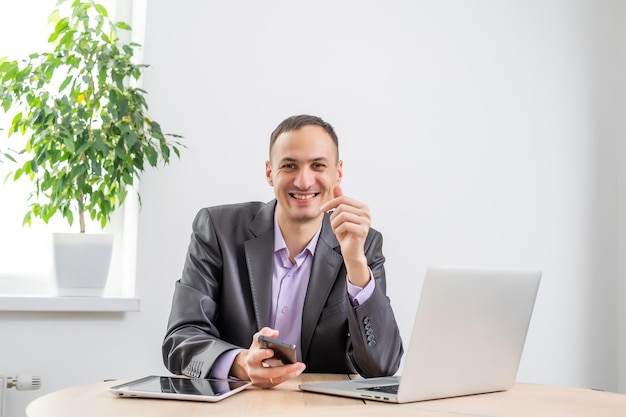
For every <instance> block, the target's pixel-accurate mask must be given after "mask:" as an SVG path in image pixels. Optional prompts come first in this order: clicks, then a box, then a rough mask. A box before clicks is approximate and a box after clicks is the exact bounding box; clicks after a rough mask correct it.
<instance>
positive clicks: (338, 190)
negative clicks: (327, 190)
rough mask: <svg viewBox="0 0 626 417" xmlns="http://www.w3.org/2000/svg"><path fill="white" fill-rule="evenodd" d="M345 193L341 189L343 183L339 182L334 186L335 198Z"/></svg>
mask: <svg viewBox="0 0 626 417" xmlns="http://www.w3.org/2000/svg"><path fill="white" fill-rule="evenodd" d="M342 195H343V190H342V189H341V185H339V184H337V185H335V186H334V187H333V198H337V197H341V196H342Z"/></svg>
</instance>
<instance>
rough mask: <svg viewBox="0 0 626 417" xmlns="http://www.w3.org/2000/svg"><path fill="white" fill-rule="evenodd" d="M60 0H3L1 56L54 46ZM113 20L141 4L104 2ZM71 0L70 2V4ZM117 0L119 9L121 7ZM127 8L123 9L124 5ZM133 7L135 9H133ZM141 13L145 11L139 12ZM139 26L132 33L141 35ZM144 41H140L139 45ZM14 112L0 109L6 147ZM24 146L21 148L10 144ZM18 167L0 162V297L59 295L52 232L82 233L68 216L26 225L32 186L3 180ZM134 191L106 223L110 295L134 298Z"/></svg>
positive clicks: (90, 226) (128, 14) (91, 227)
mask: <svg viewBox="0 0 626 417" xmlns="http://www.w3.org/2000/svg"><path fill="white" fill-rule="evenodd" d="M56 3H57V0H31V1H27V2H23V1H18V0H14V1H3V2H2V3H0V57H4V56H7V57H8V58H9V59H23V58H25V57H26V56H27V55H28V54H29V53H31V52H35V51H43V50H47V49H49V45H48V43H47V39H48V36H49V34H50V32H51V30H52V29H51V27H50V26H49V25H48V24H47V21H48V15H49V14H50V12H51V11H52V10H54V9H55V8H56V7H57V6H56ZM100 3H102V4H103V5H104V6H105V7H106V8H107V9H108V11H109V16H111V17H112V18H113V20H116V21H117V20H123V21H125V22H129V23H131V25H132V23H133V22H131V21H130V20H131V19H130V17H131V16H132V12H133V11H136V10H137V9H138V7H143V10H142V13H143V15H145V4H143V3H142V4H140V6H137V5H136V4H134V5H133V3H135V2H123V3H122V2H115V1H114V0H101V1H100ZM67 4H71V2H67ZM116 4H117V5H118V7H117V8H116V7H115V6H116ZM120 6H123V7H124V8H120ZM133 7H135V9H134V10H133ZM139 15H142V14H141V13H139ZM137 29H141V28H135V31H134V32H133V36H136V35H137V33H141V30H137ZM142 40H143V39H138V40H137V41H138V42H139V43H141V42H142ZM9 122H10V116H8V115H5V114H4V112H3V111H0V128H1V129H4V130H0V136H2V145H1V146H2V149H6V147H7V146H8V145H9V143H10V142H12V141H13V140H14V138H15V136H13V137H11V140H10V141H6V134H7V131H6V130H7V128H8V125H9ZM11 147H15V148H19V146H11ZM15 167H16V166H15V165H13V164H11V163H9V162H7V163H0V295H54V283H53V272H52V271H53V261H52V239H51V233H52V232H77V231H78V225H77V222H75V223H74V226H73V227H70V226H69V225H68V224H67V222H66V221H65V219H62V218H59V219H53V220H52V221H51V222H50V224H48V225H46V224H45V223H43V222H42V221H40V220H38V219H35V220H34V221H33V225H32V226H31V227H28V226H22V218H23V216H24V214H25V213H26V208H27V197H28V195H29V193H30V190H31V184H30V182H28V180H26V179H20V180H19V181H18V182H13V181H12V180H8V181H7V182H6V183H5V182H4V178H5V176H6V174H7V172H8V171H11V170H13V169H15ZM131 194H135V193H132V192H131V193H129V196H128V198H127V202H126V203H125V206H124V207H122V208H121V209H119V210H118V211H117V212H116V214H115V215H114V218H112V219H111V222H110V224H109V225H108V226H107V230H105V232H107V233H113V234H114V235H115V243H114V248H113V259H112V262H111V269H110V271H109V281H108V284H107V289H106V291H105V295H109V296H126V297H128V296H133V295H134V274H135V254H136V250H135V248H136V241H137V238H136V231H137V211H138V207H137V206H138V203H137V201H136V199H135V198H133V195H131ZM90 230H91V231H100V227H99V226H98V225H97V224H87V231H88V232H89V231H90Z"/></svg>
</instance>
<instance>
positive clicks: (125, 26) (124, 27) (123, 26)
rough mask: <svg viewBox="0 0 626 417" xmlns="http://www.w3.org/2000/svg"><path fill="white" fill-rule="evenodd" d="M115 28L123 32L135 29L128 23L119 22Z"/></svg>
mask: <svg viewBox="0 0 626 417" xmlns="http://www.w3.org/2000/svg"><path fill="white" fill-rule="evenodd" d="M115 26H116V27H117V28H118V29H122V30H133V28H132V27H131V26H130V25H129V24H128V23H126V22H117V23H116V24H115Z"/></svg>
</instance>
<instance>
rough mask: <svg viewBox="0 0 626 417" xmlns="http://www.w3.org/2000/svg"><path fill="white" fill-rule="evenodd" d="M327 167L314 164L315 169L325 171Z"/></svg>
mask: <svg viewBox="0 0 626 417" xmlns="http://www.w3.org/2000/svg"><path fill="white" fill-rule="evenodd" d="M324 168H326V165H324V164H313V169H324Z"/></svg>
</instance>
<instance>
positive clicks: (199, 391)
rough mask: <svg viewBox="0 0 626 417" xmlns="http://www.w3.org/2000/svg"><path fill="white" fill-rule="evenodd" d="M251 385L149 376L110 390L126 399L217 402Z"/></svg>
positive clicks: (235, 382) (213, 380)
mask: <svg viewBox="0 0 626 417" xmlns="http://www.w3.org/2000/svg"><path fill="white" fill-rule="evenodd" d="M248 385H250V382H249V381H236V380H220V379H203V378H186V377H173V376H155V375H152V376H148V377H145V378H141V379H138V380H135V381H131V382H128V383H125V384H121V385H116V386H114V387H111V388H109V390H110V391H112V392H114V393H117V394H118V395H120V396H126V397H148V398H166V399H167V398H171V399H181V400H196V401H217V400H220V399H222V398H226V397H228V396H230V395H232V394H234V393H236V392H239V391H241V390H243V389H244V388H245V387H246V386H248Z"/></svg>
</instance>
